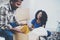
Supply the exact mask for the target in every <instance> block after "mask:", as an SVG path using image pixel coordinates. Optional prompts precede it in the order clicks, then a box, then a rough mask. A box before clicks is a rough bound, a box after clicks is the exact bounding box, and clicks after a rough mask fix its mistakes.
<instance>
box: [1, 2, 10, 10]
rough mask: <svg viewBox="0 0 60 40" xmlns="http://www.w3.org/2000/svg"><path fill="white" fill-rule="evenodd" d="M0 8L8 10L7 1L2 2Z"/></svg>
mask: <svg viewBox="0 0 60 40" xmlns="http://www.w3.org/2000/svg"><path fill="white" fill-rule="evenodd" d="M0 8H2V9H6V10H9V4H8V3H7V4H2V5H1V6H0Z"/></svg>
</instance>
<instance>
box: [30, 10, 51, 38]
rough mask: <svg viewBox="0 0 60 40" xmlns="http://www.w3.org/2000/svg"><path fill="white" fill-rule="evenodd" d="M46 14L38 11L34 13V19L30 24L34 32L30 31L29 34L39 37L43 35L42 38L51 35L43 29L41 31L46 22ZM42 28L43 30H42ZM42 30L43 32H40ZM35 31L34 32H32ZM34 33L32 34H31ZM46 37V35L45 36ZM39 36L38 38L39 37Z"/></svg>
mask: <svg viewBox="0 0 60 40" xmlns="http://www.w3.org/2000/svg"><path fill="white" fill-rule="evenodd" d="M47 18H48V17H47V14H46V12H45V11H43V10H38V11H37V12H36V14H35V18H34V19H33V20H32V22H31V24H32V29H34V30H32V32H31V34H39V35H40V34H41V35H43V36H50V35H51V33H50V32H49V31H47V30H46V31H45V29H43V28H45V26H46V22H47ZM42 27H43V28H42ZM42 29H43V30H42ZM34 31H35V32H34ZM33 32H34V33H33ZM46 33H47V34H48V35H47V34H46ZM44 34H46V35H44ZM41 35H40V36H41ZM44 38H46V37H44Z"/></svg>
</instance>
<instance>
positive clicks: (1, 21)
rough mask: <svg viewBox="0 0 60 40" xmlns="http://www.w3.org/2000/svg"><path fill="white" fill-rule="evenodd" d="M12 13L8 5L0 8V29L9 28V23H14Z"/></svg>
mask: <svg viewBox="0 0 60 40" xmlns="http://www.w3.org/2000/svg"><path fill="white" fill-rule="evenodd" d="M14 11H15V10H12V9H11V5H10V4H9V3H8V4H5V5H2V6H1V7H0V27H3V26H11V25H10V24H9V23H10V22H15V17H14Z"/></svg>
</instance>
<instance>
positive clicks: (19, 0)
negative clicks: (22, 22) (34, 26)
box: [12, 0, 22, 9]
mask: <svg viewBox="0 0 60 40" xmlns="http://www.w3.org/2000/svg"><path fill="white" fill-rule="evenodd" d="M21 3H22V1H21V0H18V1H17V2H13V3H12V5H13V7H14V8H15V9H17V8H18V7H19V6H20V5H21Z"/></svg>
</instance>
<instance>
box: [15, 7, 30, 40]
mask: <svg viewBox="0 0 60 40" xmlns="http://www.w3.org/2000/svg"><path fill="white" fill-rule="evenodd" d="M15 18H16V20H17V22H18V23H23V24H26V23H27V21H28V20H29V19H30V16H29V9H28V8H25V9H23V8H18V9H17V10H16V12H15ZM14 36H15V40H28V35H26V34H22V33H18V32H16V33H15V35H14Z"/></svg>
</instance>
